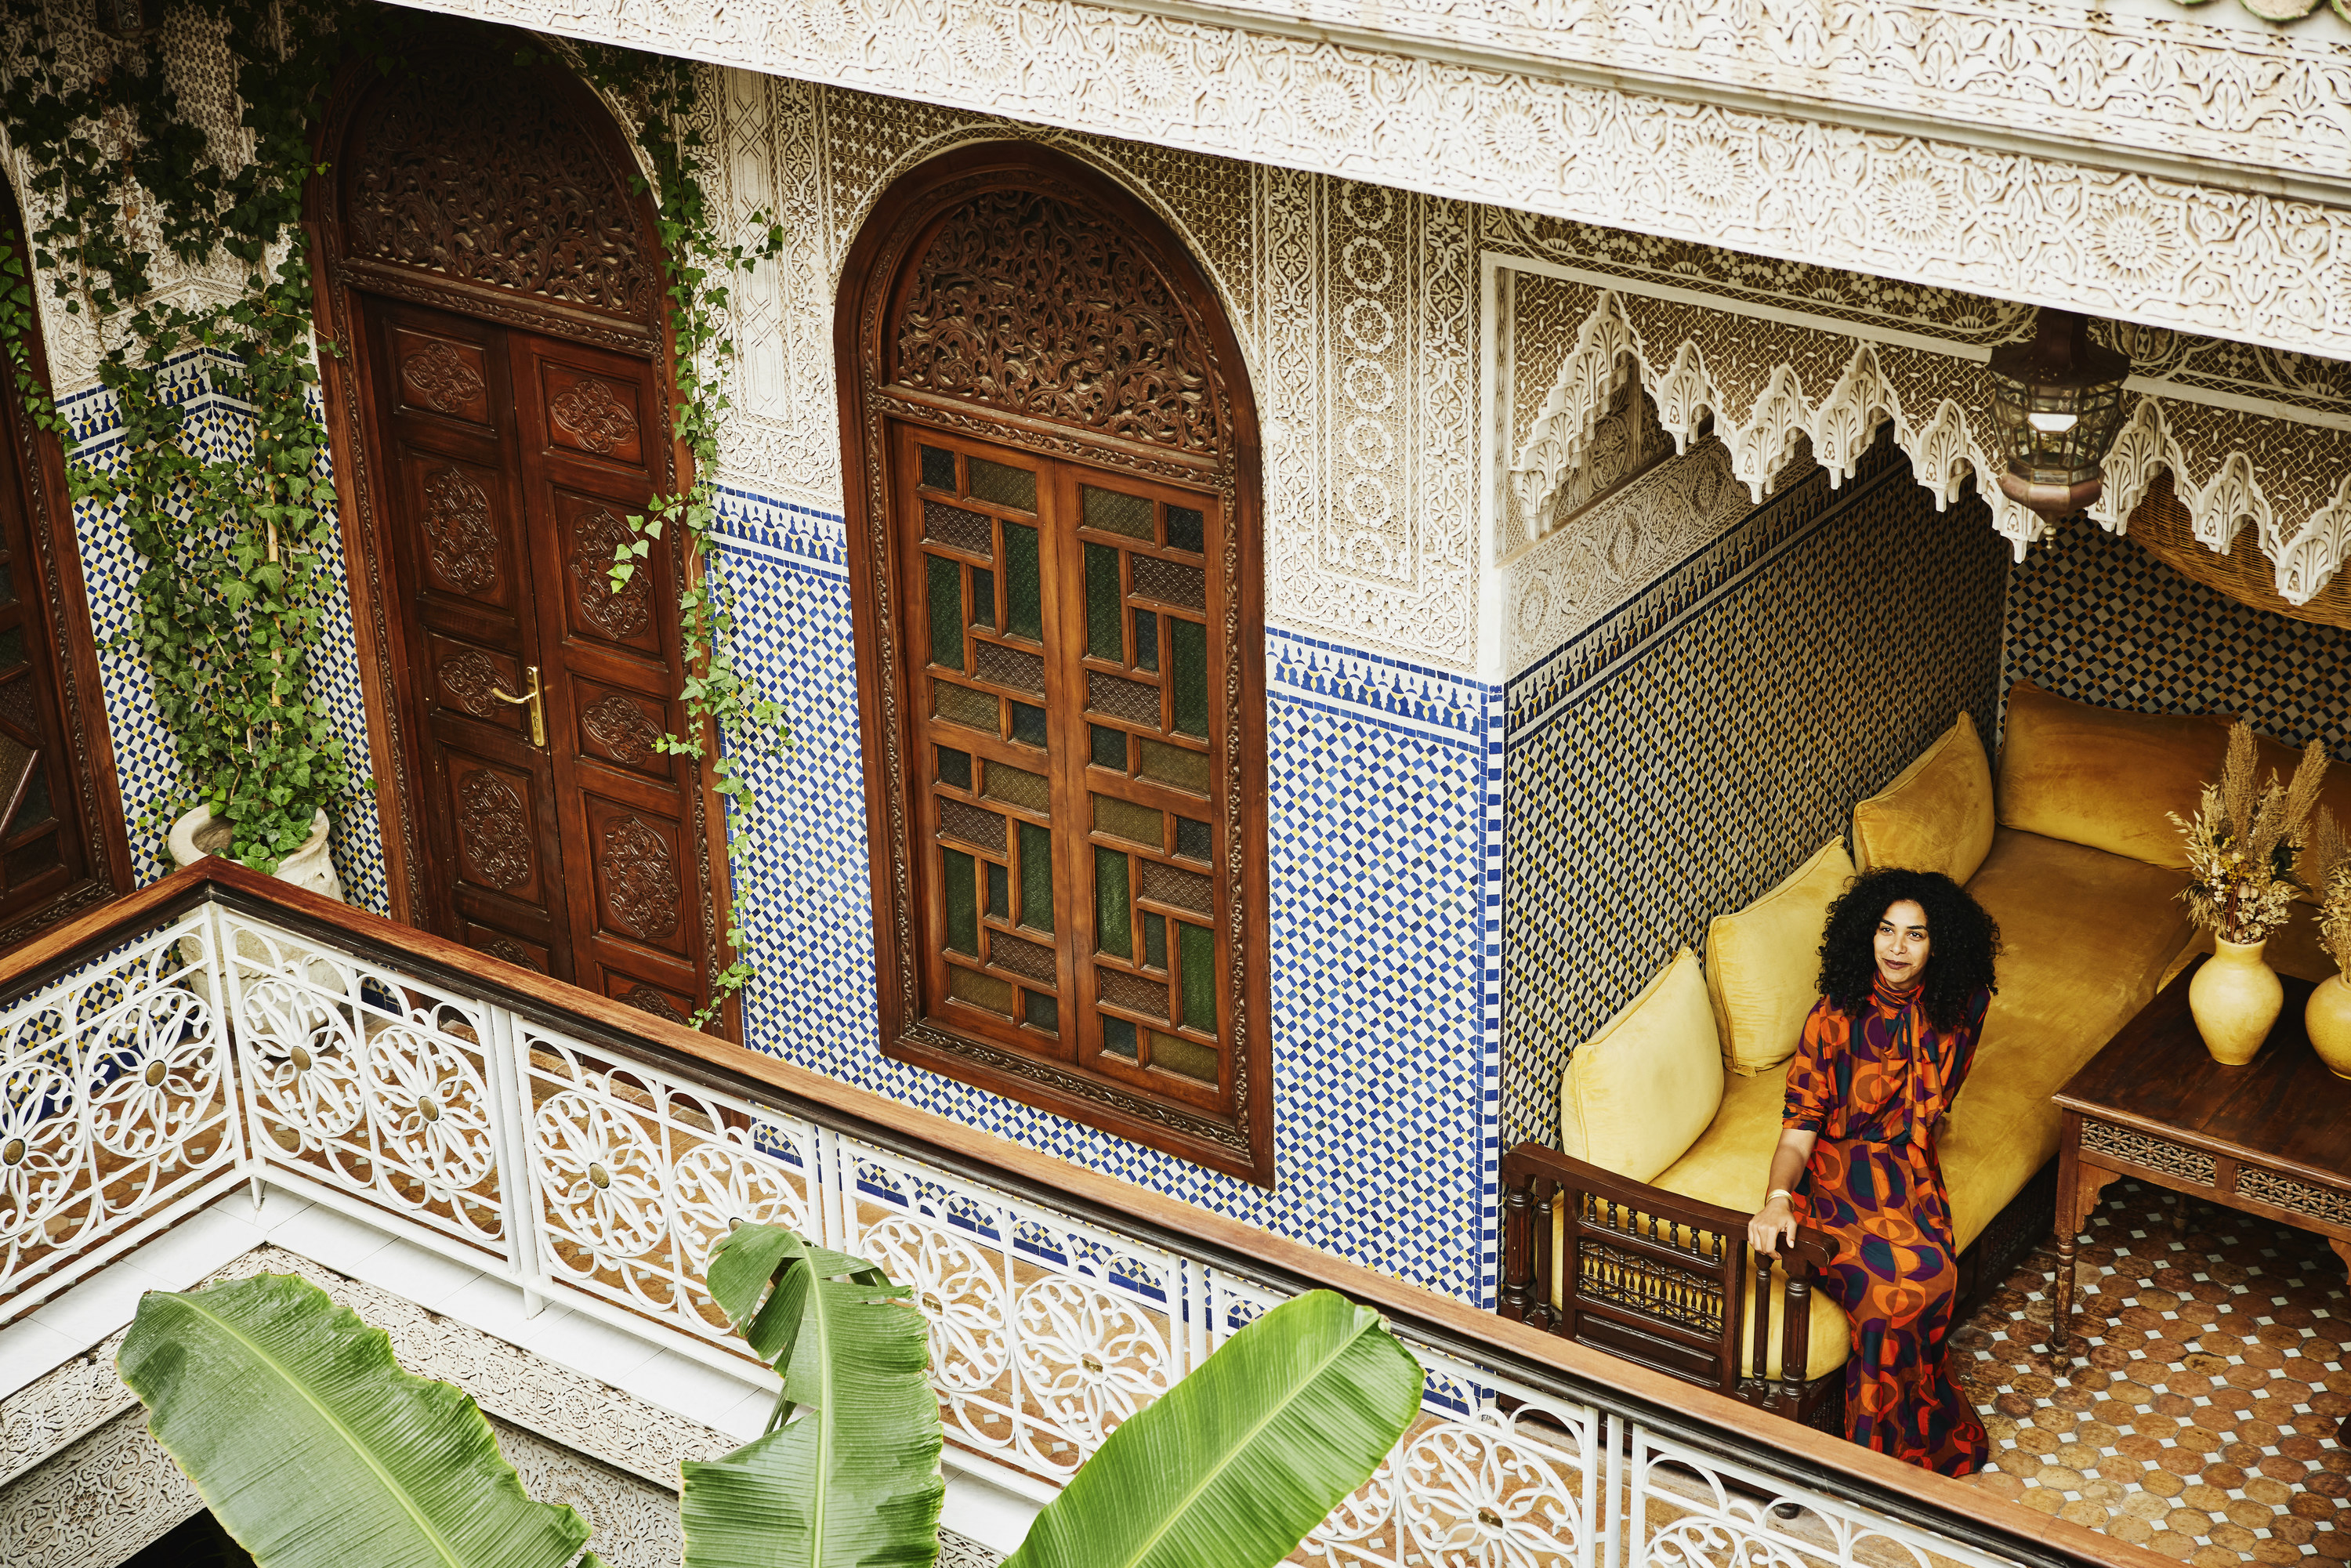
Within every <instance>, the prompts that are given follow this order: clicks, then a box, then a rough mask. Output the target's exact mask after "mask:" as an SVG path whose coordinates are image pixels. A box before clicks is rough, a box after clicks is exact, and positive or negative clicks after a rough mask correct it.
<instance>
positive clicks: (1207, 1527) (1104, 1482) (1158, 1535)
mask: <svg viewBox="0 0 2351 1568" xmlns="http://www.w3.org/2000/svg"><path fill="white" fill-rule="evenodd" d="M1421 1384H1422V1375H1421V1370H1420V1364H1418V1363H1417V1362H1416V1361H1414V1360H1413V1358H1412V1355H1411V1354H1410V1353H1409V1352H1407V1351H1406V1350H1405V1348H1404V1346H1403V1345H1402V1344H1400V1343H1397V1341H1396V1338H1395V1335H1394V1334H1392V1333H1388V1332H1387V1330H1386V1329H1385V1328H1384V1327H1382V1326H1381V1323H1380V1319H1379V1314H1378V1313H1377V1312H1373V1311H1371V1310H1370V1309H1369V1308H1367V1307H1359V1306H1357V1305H1356V1304H1355V1303H1354V1302H1353V1301H1348V1300H1347V1299H1346V1298H1345V1297H1344V1296H1340V1295H1335V1294H1333V1293H1332V1292H1331V1291H1311V1292H1309V1293H1308V1294H1306V1295H1303V1296H1300V1297H1298V1298H1297V1299H1295V1300H1293V1301H1285V1302H1283V1303H1282V1304H1281V1305H1280V1306H1278V1307H1276V1308H1274V1310H1273V1311H1271V1312H1268V1313H1266V1314H1265V1316H1263V1317H1261V1318H1259V1319H1258V1320H1257V1322H1253V1323H1251V1324H1249V1326H1248V1327H1247V1328H1244V1329H1243V1330H1241V1331H1240V1333H1237V1334H1235V1335H1234V1336H1233V1337H1232V1338H1230V1339H1228V1340H1227V1341H1226V1342H1225V1343H1224V1344H1223V1345H1222V1346H1220V1347H1218V1349H1217V1353H1216V1354H1214V1355H1212V1356H1210V1357H1209V1358H1208V1359H1207V1361H1205V1362H1203V1363H1202V1364H1200V1365H1199V1366H1198V1367H1196V1368H1195V1369H1194V1370H1193V1372H1192V1373H1191V1375H1189V1376H1187V1377H1186V1378H1185V1379H1184V1380H1183V1381H1182V1382H1180V1383H1178V1384H1176V1385H1175V1387H1173V1388H1171V1389H1169V1390H1168V1391H1167V1392H1166V1393H1165V1394H1163V1395H1161V1396H1159V1397H1158V1398H1157V1399H1156V1400H1155V1401H1153V1402H1152V1403H1151V1404H1149V1405H1146V1406H1144V1407H1143V1408H1142V1409H1141V1410H1139V1411H1137V1412H1135V1414H1134V1415H1133V1416H1129V1417H1128V1418H1127V1420H1126V1421H1125V1422H1124V1423H1123V1425H1122V1426H1120V1427H1119V1428H1118V1430H1116V1431H1115V1432H1113V1433H1112V1434H1111V1435H1110V1439H1109V1441H1107V1442H1105V1443H1104V1444H1103V1445H1102V1448H1100V1449H1099V1450H1098V1451H1097V1452H1096V1453H1095V1454H1094V1457H1093V1458H1091V1459H1089V1460H1087V1461H1086V1463H1085V1464H1084V1465H1082V1466H1081V1467H1080V1468H1079V1470H1078V1473H1077V1474H1076V1475H1074V1476H1072V1477H1071V1478H1070V1484H1069V1485H1068V1486H1067V1487H1065V1488H1063V1489H1062V1491H1061V1496H1059V1497H1057V1498H1055V1499H1054V1500H1053V1501H1052V1502H1051V1503H1050V1505H1049V1506H1048V1507H1047V1508H1046V1510H1045V1511H1044V1512H1042V1513H1040V1514H1039V1515H1038V1516H1037V1521H1036V1523H1034V1524H1033V1525H1031V1526H1030V1527H1029V1538H1028V1540H1026V1541H1025V1542H1022V1543H1021V1546H1020V1550H1019V1552H1016V1553H1014V1554H1013V1556H1012V1558H1011V1559H1010V1561H1008V1563H1006V1564H1005V1568H1271V1565H1272V1564H1273V1563H1279V1562H1280V1561H1281V1560H1282V1559H1283V1558H1284V1557H1287V1556H1289V1555H1290V1552H1293V1551H1295V1550H1296V1549H1297V1546H1298V1543H1299V1542H1301V1541H1303V1540H1304V1539H1305V1538H1306V1532H1307V1531H1310V1530H1312V1529H1313V1528H1314V1527H1315V1526H1316V1525H1318V1524H1320V1523H1322V1521H1323V1520H1324V1519H1326V1518H1327V1517H1329V1515H1330V1512H1331V1511H1332V1509H1334V1508H1336V1507H1338V1506H1339V1504H1340V1503H1341V1502H1342V1501H1343V1500H1344V1499H1345V1498H1346V1497H1347V1495H1348V1494H1349V1493H1350V1492H1353V1490H1355V1489H1356V1488H1357V1487H1359V1486H1361V1485H1363V1484H1364V1481H1365V1480H1367V1479H1370V1477H1371V1474H1372V1472H1373V1471H1374V1470H1375V1469H1378V1468H1379V1464H1380V1461H1381V1460H1382V1459H1384V1458H1386V1457H1387V1454H1388V1451H1389V1450H1390V1449H1391V1448H1395V1444H1396V1439H1397V1438H1399V1437H1402V1436H1404V1432H1405V1427H1409V1426H1410V1425H1411V1424H1412V1420H1413V1417H1414V1416H1416V1415H1417V1414H1418V1413H1419V1410H1420V1392H1421Z"/></svg>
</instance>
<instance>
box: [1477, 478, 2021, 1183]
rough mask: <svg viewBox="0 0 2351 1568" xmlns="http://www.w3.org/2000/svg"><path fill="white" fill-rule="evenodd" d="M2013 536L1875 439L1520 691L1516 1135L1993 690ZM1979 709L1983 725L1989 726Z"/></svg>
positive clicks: (1699, 554)
mask: <svg viewBox="0 0 2351 1568" xmlns="http://www.w3.org/2000/svg"><path fill="white" fill-rule="evenodd" d="M2007 577H2008V558H2007V550H2006V548H2005V547H2004V546H2003V545H2002V544H2001V542H2000V541H1999V540H1998V539H1997V538H1995V537H1994V536H1993V535H1992V533H1991V528H1989V527H1988V526H1987V525H1986V522H1985V519H1984V517H1983V516H1982V508H1981V504H1980V502H1978V501H1976V500H1974V499H1973V498H1972V497H1970V498H1969V499H1967V500H1964V501H1962V502H1961V503H1960V504H1959V506H1958V507H1953V508H1952V509H1951V510H1950V511H1949V512H1945V513H1938V512H1937V511H1936V510H1935V507H1934V502H1933V500H1932V498H1931V497H1929V496H1928V492H1927V491H1926V489H1925V488H1924V487H1923V486H1920V485H1919V484H1917V481H1916V480H1915V479H1913V478H1912V477H1911V474H1910V468H1909V464H1908V462H1907V459H1905V458H1904V457H1903V456H1902V455H1901V454H1900V453H1899V452H1898V451H1896V450H1895V449H1894V448H1893V447H1892V446H1891V444H1887V443H1884V442H1881V443H1880V444H1879V446H1878V448H1877V449H1876V451H1875V452H1873V453H1872V454H1871V455H1870V456H1869V457H1868V458H1867V459H1865V462H1864V464H1863V465H1862V470H1861V472H1860V474H1859V475H1857V476H1855V478H1854V479H1852V480H1850V481H1848V482H1847V483H1846V484H1845V486H1844V487H1843V488H1842V489H1837V490H1832V489H1831V488H1830V487H1829V485H1828V480H1827V476H1826V475H1825V474H1824V473H1823V472H1822V471H1821V470H1819V469H1814V470H1813V472H1812V473H1811V474H1810V475H1809V476H1806V477H1804V478H1803V479H1802V480H1800V481H1798V482H1795V483H1793V484H1791V485H1789V486H1786V487H1785V488H1783V489H1782V490H1781V491H1780V493H1779V494H1778V495H1776V496H1774V497H1771V499H1770V500H1768V501H1767V502H1766V503H1765V504H1764V505H1763V506H1762V507H1759V508H1757V509H1756V510H1755V511H1754V512H1752V513H1751V514H1750V516H1749V517H1747V518H1746V519H1745V520H1744V521H1742V522H1740V523H1739V524H1738V525H1737V526H1736V527H1734V528H1730V529H1729V531H1727V532H1726V533H1724V534H1722V535H1721V536H1720V537H1719V538H1716V539H1714V540H1713V541H1711V542H1709V543H1708V544H1707V545H1705V546H1703V547H1702V548H1700V549H1698V551H1696V552H1695V553H1694V554H1692V555H1691V556H1690V557H1688V558H1687V559H1685V560H1684V561H1682V562H1681V563H1680V564H1679V565H1677V566H1675V567H1673V568H1672V569H1671V570H1667V571H1666V572H1665V573H1664V574H1663V575H1662V576H1660V577H1659V578H1658V579H1657V580H1656V581H1655V582H1653V583H1652V584H1650V586H1649V587H1647V588H1646V589H1645V590H1644V591H1641V592H1640V593H1639V594H1638V595H1636V596H1635V598H1633V599H1631V600H1630V601H1626V602H1625V604H1623V605H1621V606H1619V607H1618V608H1617V609H1615V610H1614V611H1613V612H1610V613H1609V614H1607V615H1606V616H1604V618H1603V619H1601V620H1600V621H1599V622H1595V623H1594V624H1593V625H1592V626H1590V627H1588V628H1587V629H1586V630H1584V631H1583V632H1579V633H1578V634H1577V635H1576V636H1575V637H1574V638H1573V639H1572V640H1571V641H1569V642H1568V643H1566V644H1565V645H1564V646H1562V648H1561V649H1559V651H1558V652H1556V653H1552V655H1551V656H1550V657H1549V658H1547V659H1545V660H1543V661H1542V662H1541V663H1540V664H1536V665H1535V666H1533V667H1532V668H1531V669H1530V670H1528V671H1527V672H1526V673H1525V674H1520V675H1519V676H1518V677H1517V678H1516V679H1514V680H1512V681H1511V682H1510V685H1509V687H1508V688H1507V696H1506V699H1505V700H1506V714H1507V717H1506V720H1505V722H1506V725H1507V727H1508V740H1507V742H1506V761H1505V764H1504V779H1505V784H1504V802H1505V804H1504V818H1505V823H1506V826H1505V831H1504V841H1505V866H1506V871H1505V874H1504V884H1505V887H1506V890H1507V891H1506V894H1505V904H1506V912H1505V921H1504V929H1505V931H1506V933H1507V936H1506V940H1505V944H1504V951H1505V954H1506V960H1505V966H1504V967H1505V971H1506V974H1505V980H1504V1029H1503V1038H1504V1041H1505V1046H1504V1063H1503V1073H1502V1080H1503V1082H1502V1100H1503V1104H1502V1134H1503V1146H1504V1147H1506V1148H1507V1147H1509V1146H1510V1145H1511V1144H1514V1143H1516V1142H1518V1141H1520V1140H1521V1139H1528V1138H1533V1139H1539V1140H1541V1141H1543V1142H1546V1143H1548V1142H1554V1141H1556V1139H1557V1137H1558V1130H1559V1081H1560V1073H1561V1071H1562V1069H1563V1068H1564V1067H1565V1065H1566V1063H1567V1058H1568V1055H1569V1053H1570V1051H1572V1050H1573V1047H1574V1045H1575V1043H1576V1042H1577V1041H1578V1040H1583V1039H1584V1038H1585V1037H1587V1036H1589V1035H1590V1034H1591V1033H1592V1032H1593V1030H1595V1029H1597V1028H1598V1027H1599V1026H1600V1025H1601V1024H1602V1023H1604V1022H1605V1021H1606V1020H1607V1019H1608V1016H1609V1015H1610V1014H1611V1013H1613V1012H1614V1011H1615V1009H1617V1008H1619V1007H1621V1006H1622V1005H1623V1004H1624V1003H1625V1001H1626V1000H1628V999H1629V998H1631V997H1632V996H1633V995H1634V994H1635V993H1636V992H1637V991H1638V990H1639V989H1640V988H1641V986H1642V985H1643V984H1644V983H1645V982H1646V980H1647V979H1648V977H1650V976H1651V975H1652V974H1653V973H1655V972H1656V969H1657V967H1659V966H1660V965H1662V964H1663V963H1664V962H1665V961H1666V960H1667V958H1669V957H1671V956H1673V953H1674V950H1675V949H1676V948H1677V947H1678V946H1681V945H1683V944H1685V943H1687V944H1689V945H1691V946H1699V945H1701V944H1702V942H1703V940H1704V938H1705V935H1706V925H1707V922H1708V920H1709V919H1711V918H1712V917H1713V916H1714V915H1718V914H1721V913H1723V912H1725V911H1727V910H1732V909H1737V908H1739V907H1740V906H1741V905H1743V904H1746V903H1748V902H1749V901H1750V900H1751V899H1753V898H1754V897H1755V895H1756V894H1760V893H1761V892H1763V891H1764V890H1766V889H1768V888H1769V887H1771V884H1772V883H1775V882H1777V881H1779V880H1780V878H1782V877H1783V876H1785V875H1786V874H1787V873H1789V872H1790V871H1792V870H1793V869H1794V868H1795V867H1796V866H1797V865H1799V864H1801V863H1802V862H1803V861H1804V859H1805V858H1806V857H1807V856H1809V855H1810V854H1811V853H1812V852H1813V851H1814V850H1816V849H1818V848H1819V847H1820V845H1821V844H1822V842H1823V841H1825V840H1826V839H1828V838H1829V837H1830V836H1831V835H1833V834H1836V833H1839V832H1841V831H1844V825H1845V823H1846V821H1848V819H1849V817H1850V814H1851V812H1852V809H1853V803H1854V802H1855V800H1860V799H1862V798H1864V797H1865V796H1867V795H1869V794H1871V793H1874V792H1875V791H1876V789H1879V788H1880V787H1881V786H1882V785H1884V784H1885V783H1886V780H1887V779H1891V778H1892V777H1893V776H1894V775H1895V774H1896V773H1897V772H1899V771H1900V770H1901V769H1902V768H1903V767H1904V765H1905V764H1907V762H1908V761H1909V760H1910V759H1911V758H1913V757H1915V756H1917V753H1918V752H1919V751H1920V750H1922V749H1924V747H1926V745H1927V743H1928V741H1930V740H1932V739H1933V738H1934V737H1935V736H1936V734H1937V733H1938V732H1939V731H1941V730H1942V729H1943V728H1945V727H1948V726H1949V724H1950V722H1951V718H1952V716H1953V715H1954V714H1956V713H1958V712H1959V711H1960V710H1962V709H1964V710H1966V711H1967V712H1970V713H1972V714H1975V715H1977V716H1979V718H1981V717H1982V716H1986V715H1989V714H1990V713H1991V709H1992V705H1993V703H1994V701H1995V699H1996V696H1997V693H1998V687H1997V685H1996V682H1997V679H1998V674H1999V669H2000V651H2001V594H2002V592H2003V591H2004V588H2005V584H2006V581H2007ZM1987 727H1988V726H1987Z"/></svg>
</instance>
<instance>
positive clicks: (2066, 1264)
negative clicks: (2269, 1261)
mask: <svg viewBox="0 0 2351 1568" xmlns="http://www.w3.org/2000/svg"><path fill="white" fill-rule="evenodd" d="M2202 962H2203V960H2202V959H2200V958H2199V959H2198V960H2197V962H2196V964H2191V965H2189V967H2188V968H2187V969H2185V970H2183V971H2182V972H2181V973H2180V975H2179V977H2178V978H2177V979H2175V980H2173V981H2172V982H2171V984H2169V985H2168V986H2166V987H2165V988H2163V989H2162V990H2161V991H2160V992H2159V993H2158V994H2157V996H2156V998H2155V999H2154V1000H2153V1001H2150V1002H2148V1003H2147V1006H2146V1007H2144V1008H2142V1009H2139V1012H2138V1016H2137V1017H2136V1018H2134V1019H2131V1020H2130V1022H2128V1023H2126V1024H2125V1025H2124V1026H2123V1027H2122V1030H2121V1032H2120V1033H2118V1034H2116V1036H2115V1038H2114V1039H2113V1040H2109V1041H2107V1042H2106V1048H2105V1050H2104V1051H2100V1052H2098V1054H2097V1055H2096V1056H2095V1057H2094V1058H2092V1059H2091V1061H2090V1064H2089V1065H2088V1066H2086V1067H2085V1068H2083V1069H2082V1071H2079V1072H2077V1073H2075V1074H2074V1076H2073V1078H2072V1080H2071V1081H2070V1082H2067V1083H2066V1085H2065V1087H2064V1088H2063V1089H2060V1090H2059V1091H2058V1092H2057V1093H2056V1095H2055V1096H2054V1098H2055V1099H2056V1102H2057V1103H2058V1104H2059V1105H2060V1106H2061V1107H2063V1108H2064V1113H2065V1126H2064V1132H2063V1134H2060V1137H2059V1142H2058V1145H2057V1148H2058V1153H2057V1301H2056V1309H2057V1310H2056V1315H2055V1317H2054V1318H2053V1321H2052V1322H2051V1324H2050V1348H2051V1350H2052V1351H2054V1352H2060V1353H2062V1352H2063V1351H2064V1348H2065V1345H2066V1342H2067V1340H2068V1338H2069V1337H2070V1336H2071V1333H2072V1331H2073V1326H2074V1245H2075V1242H2076V1240H2077V1239H2078V1238H2079V1237H2080V1235H2081V1230H2082V1227H2083V1226H2084V1225H2085V1223H2087V1221H2088V1219H2089V1218H2090V1211H2091V1210H2092V1209H2093V1208H2095V1207H2097V1202H2098V1195H2099V1194H2100V1193H2101V1192H2103V1191H2104V1190H2105V1186H2106V1184H2107V1183H2108V1182H2110V1181H2113V1180H2114V1179H2115V1178H2116V1177H2117V1176H2132V1177H2136V1178H2137V1180H2140V1181H2146V1182H2153V1183H2155V1184H2156V1185H2157V1186H2168V1187H2169V1188H2171V1189H2172V1190H2173V1191H2174V1192H2184V1193H2192V1194H2193V1195H2195V1196H2196V1197H2202V1198H2209V1199H2210V1200H2211V1201H2212V1202H2214V1203H2218V1204H2225V1205H2226V1206H2228V1207H2231V1208H2235V1209H2241V1210H2242V1211H2244V1212H2245V1213H2247V1214H2258V1215H2260V1216H2262V1218H2267V1219H2275V1220H2281V1221H2283V1222H2284V1223H2285V1224H2288V1225H2293V1226H2298V1227H2300V1228H2303V1229H2304V1230H2314V1231H2316V1232H2318V1233H2319V1234H2320V1235H2321V1236H2324V1237H2325V1238H2326V1241H2327V1245H2329V1246H2330V1247H2332V1248H2334V1249H2335V1253H2336V1255H2337V1256H2339V1257H2340V1258H2342V1259H2343V1260H2344V1261H2345V1262H2346V1263H2351V1082H2346V1081H2345V1080H2343V1079H2340V1078H2337V1077H2335V1074H2333V1073H2332V1072H2329V1071H2327V1070H2326V1068H2325V1064H2324V1063H2322V1062H2321V1061H2319V1060H2318V1057H2317V1054H2316V1053H2315V1052H2314V1051H2312V1050H2311V1049H2310V1038H2309V1036H2308V1035H2307V1034H2306V1033H2305V1032H2304V1029H2303V1021H2302V1013H2303V1007H2304V1004H2305V1003H2306V1002H2308V1001H2309V999H2310V993H2311V990H2312V986H2311V983H2310V982H2309V981H2307V980H2297V979H2294V978H2292V977H2281V978H2283V979H2284V982H2285V1008H2284V1009H2283V1011H2281V1012H2280V1013H2279V1014H2278V1021H2277V1024H2276V1026H2275V1027H2274V1028H2273V1029H2272V1030H2270V1037H2269V1040H2267V1041H2266V1042H2264V1043H2263V1045H2262V1050H2261V1054H2260V1055H2258V1056H2256V1057H2254V1058H2253V1060H2252V1061H2251V1062H2249V1063H2247V1064H2246V1065H2245V1066H2242V1067H2223V1066H2221V1065H2220V1063H2219V1062H2217V1061H2213V1060H2212V1056H2211V1053H2210V1051H2206V1050H2205V1049H2204V1041H2203V1039H2202V1037H2201V1036H2199V1034H2197V1032H2196V1022H2195V1020H2194V1019H2191V1018H2190V1017H2189V1014H2188V981H2189V977H2190V976H2192V975H2194V974H2195V972H2196V969H2197V967H2198V965H2200V964H2201V963H2202Z"/></svg>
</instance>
